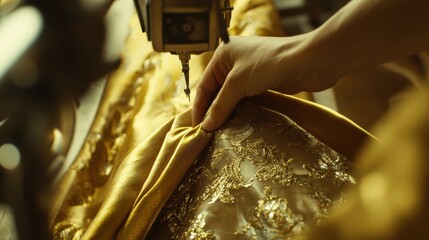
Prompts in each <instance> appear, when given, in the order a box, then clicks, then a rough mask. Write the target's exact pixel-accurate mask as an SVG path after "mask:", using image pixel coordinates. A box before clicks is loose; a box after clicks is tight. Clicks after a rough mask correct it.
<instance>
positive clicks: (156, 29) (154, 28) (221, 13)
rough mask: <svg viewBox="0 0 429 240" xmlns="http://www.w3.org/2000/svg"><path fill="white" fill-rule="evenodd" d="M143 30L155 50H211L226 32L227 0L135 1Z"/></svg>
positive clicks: (189, 52) (225, 39) (228, 16)
mask: <svg viewBox="0 0 429 240" xmlns="http://www.w3.org/2000/svg"><path fill="white" fill-rule="evenodd" d="M134 2H135V5H136V9H137V13H138V15H139V19H140V24H141V26H142V30H143V32H146V34H147V37H148V40H149V41H152V45H153V48H154V50H155V51H158V52H171V53H173V54H181V53H188V54H199V53H202V52H205V51H209V50H214V49H215V48H216V47H217V46H218V44H219V37H221V39H222V40H223V41H224V42H227V41H228V33H227V31H226V28H227V25H228V24H229V19H230V16H231V10H232V8H231V7H230V3H229V0H152V1H151V0H134Z"/></svg>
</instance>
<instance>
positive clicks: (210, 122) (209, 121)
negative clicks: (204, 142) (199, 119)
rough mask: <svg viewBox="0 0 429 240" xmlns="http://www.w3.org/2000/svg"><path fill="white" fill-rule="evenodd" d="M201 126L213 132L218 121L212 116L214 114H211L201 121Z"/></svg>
mask: <svg viewBox="0 0 429 240" xmlns="http://www.w3.org/2000/svg"><path fill="white" fill-rule="evenodd" d="M201 127H202V128H203V129H204V130H205V131H207V132H211V131H213V130H215V129H216V122H215V120H214V119H213V118H212V116H211V115H210V114H209V115H207V117H206V118H204V120H203V123H201Z"/></svg>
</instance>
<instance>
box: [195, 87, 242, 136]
mask: <svg viewBox="0 0 429 240" xmlns="http://www.w3.org/2000/svg"><path fill="white" fill-rule="evenodd" d="M225 82H226V83H228V80H227V81H225ZM237 90H238V89H236V88H234V87H233V86H224V87H223V88H222V89H221V90H220V92H219V94H218V95H217V96H216V99H215V100H214V101H213V103H212V105H211V106H210V109H209V111H208V113H207V116H206V118H204V120H203V122H202V123H201V127H202V128H203V129H204V130H205V131H208V132H210V131H214V130H216V129H217V128H219V127H220V126H221V125H222V124H223V123H224V122H225V121H226V119H227V118H228V117H229V115H230V114H231V112H232V111H233V110H234V108H235V106H236V105H237V103H238V102H239V101H240V100H241V99H242V98H243V97H242V94H240V93H241V91H237Z"/></svg>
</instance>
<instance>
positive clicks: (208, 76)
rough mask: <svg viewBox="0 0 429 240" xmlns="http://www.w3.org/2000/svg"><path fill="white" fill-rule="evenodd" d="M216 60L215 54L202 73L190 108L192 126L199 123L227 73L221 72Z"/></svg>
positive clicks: (217, 57) (218, 62)
mask: <svg viewBox="0 0 429 240" xmlns="http://www.w3.org/2000/svg"><path fill="white" fill-rule="evenodd" d="M218 59H220V57H219V55H216V54H215V55H214V56H213V59H212V60H211V61H210V63H209V64H208V66H207V68H206V70H205V71H204V73H203V76H202V79H201V82H200V83H199V86H198V88H197V91H196V95H195V101H194V105H193V106H192V125H193V126H196V125H198V124H199V123H201V121H202V120H203V117H204V115H205V113H206V112H207V109H208V108H209V106H210V104H211V102H212V100H213V98H214V97H215V95H216V93H217V92H218V91H219V89H220V88H221V86H222V84H223V82H224V81H225V78H226V75H227V71H226V70H222V68H221V66H220V65H221V63H220V61H219V60H218Z"/></svg>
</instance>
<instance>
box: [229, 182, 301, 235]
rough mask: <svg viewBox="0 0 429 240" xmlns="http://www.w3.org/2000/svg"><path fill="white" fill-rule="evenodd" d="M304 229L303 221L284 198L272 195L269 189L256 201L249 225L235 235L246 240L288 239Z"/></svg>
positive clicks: (265, 189) (266, 188)
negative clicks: (265, 238) (260, 238)
mask: <svg viewBox="0 0 429 240" xmlns="http://www.w3.org/2000/svg"><path fill="white" fill-rule="evenodd" d="M304 227H305V223H304V219H303V217H302V216H301V215H299V214H294V213H293V211H292V210H291V209H290V208H289V207H288V201H287V199H285V198H280V197H277V196H276V195H274V194H272V189H271V187H265V188H264V197H263V198H262V199H260V200H259V201H258V205H257V206H256V207H255V211H254V213H253V215H252V216H250V218H249V223H248V224H246V225H244V226H243V227H242V230H241V231H239V232H236V233H235V234H236V235H237V236H240V237H245V238H246V239H248V238H250V239H258V237H264V236H270V239H290V237H291V236H295V235H298V234H299V233H301V232H302V231H303V229H304Z"/></svg>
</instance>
